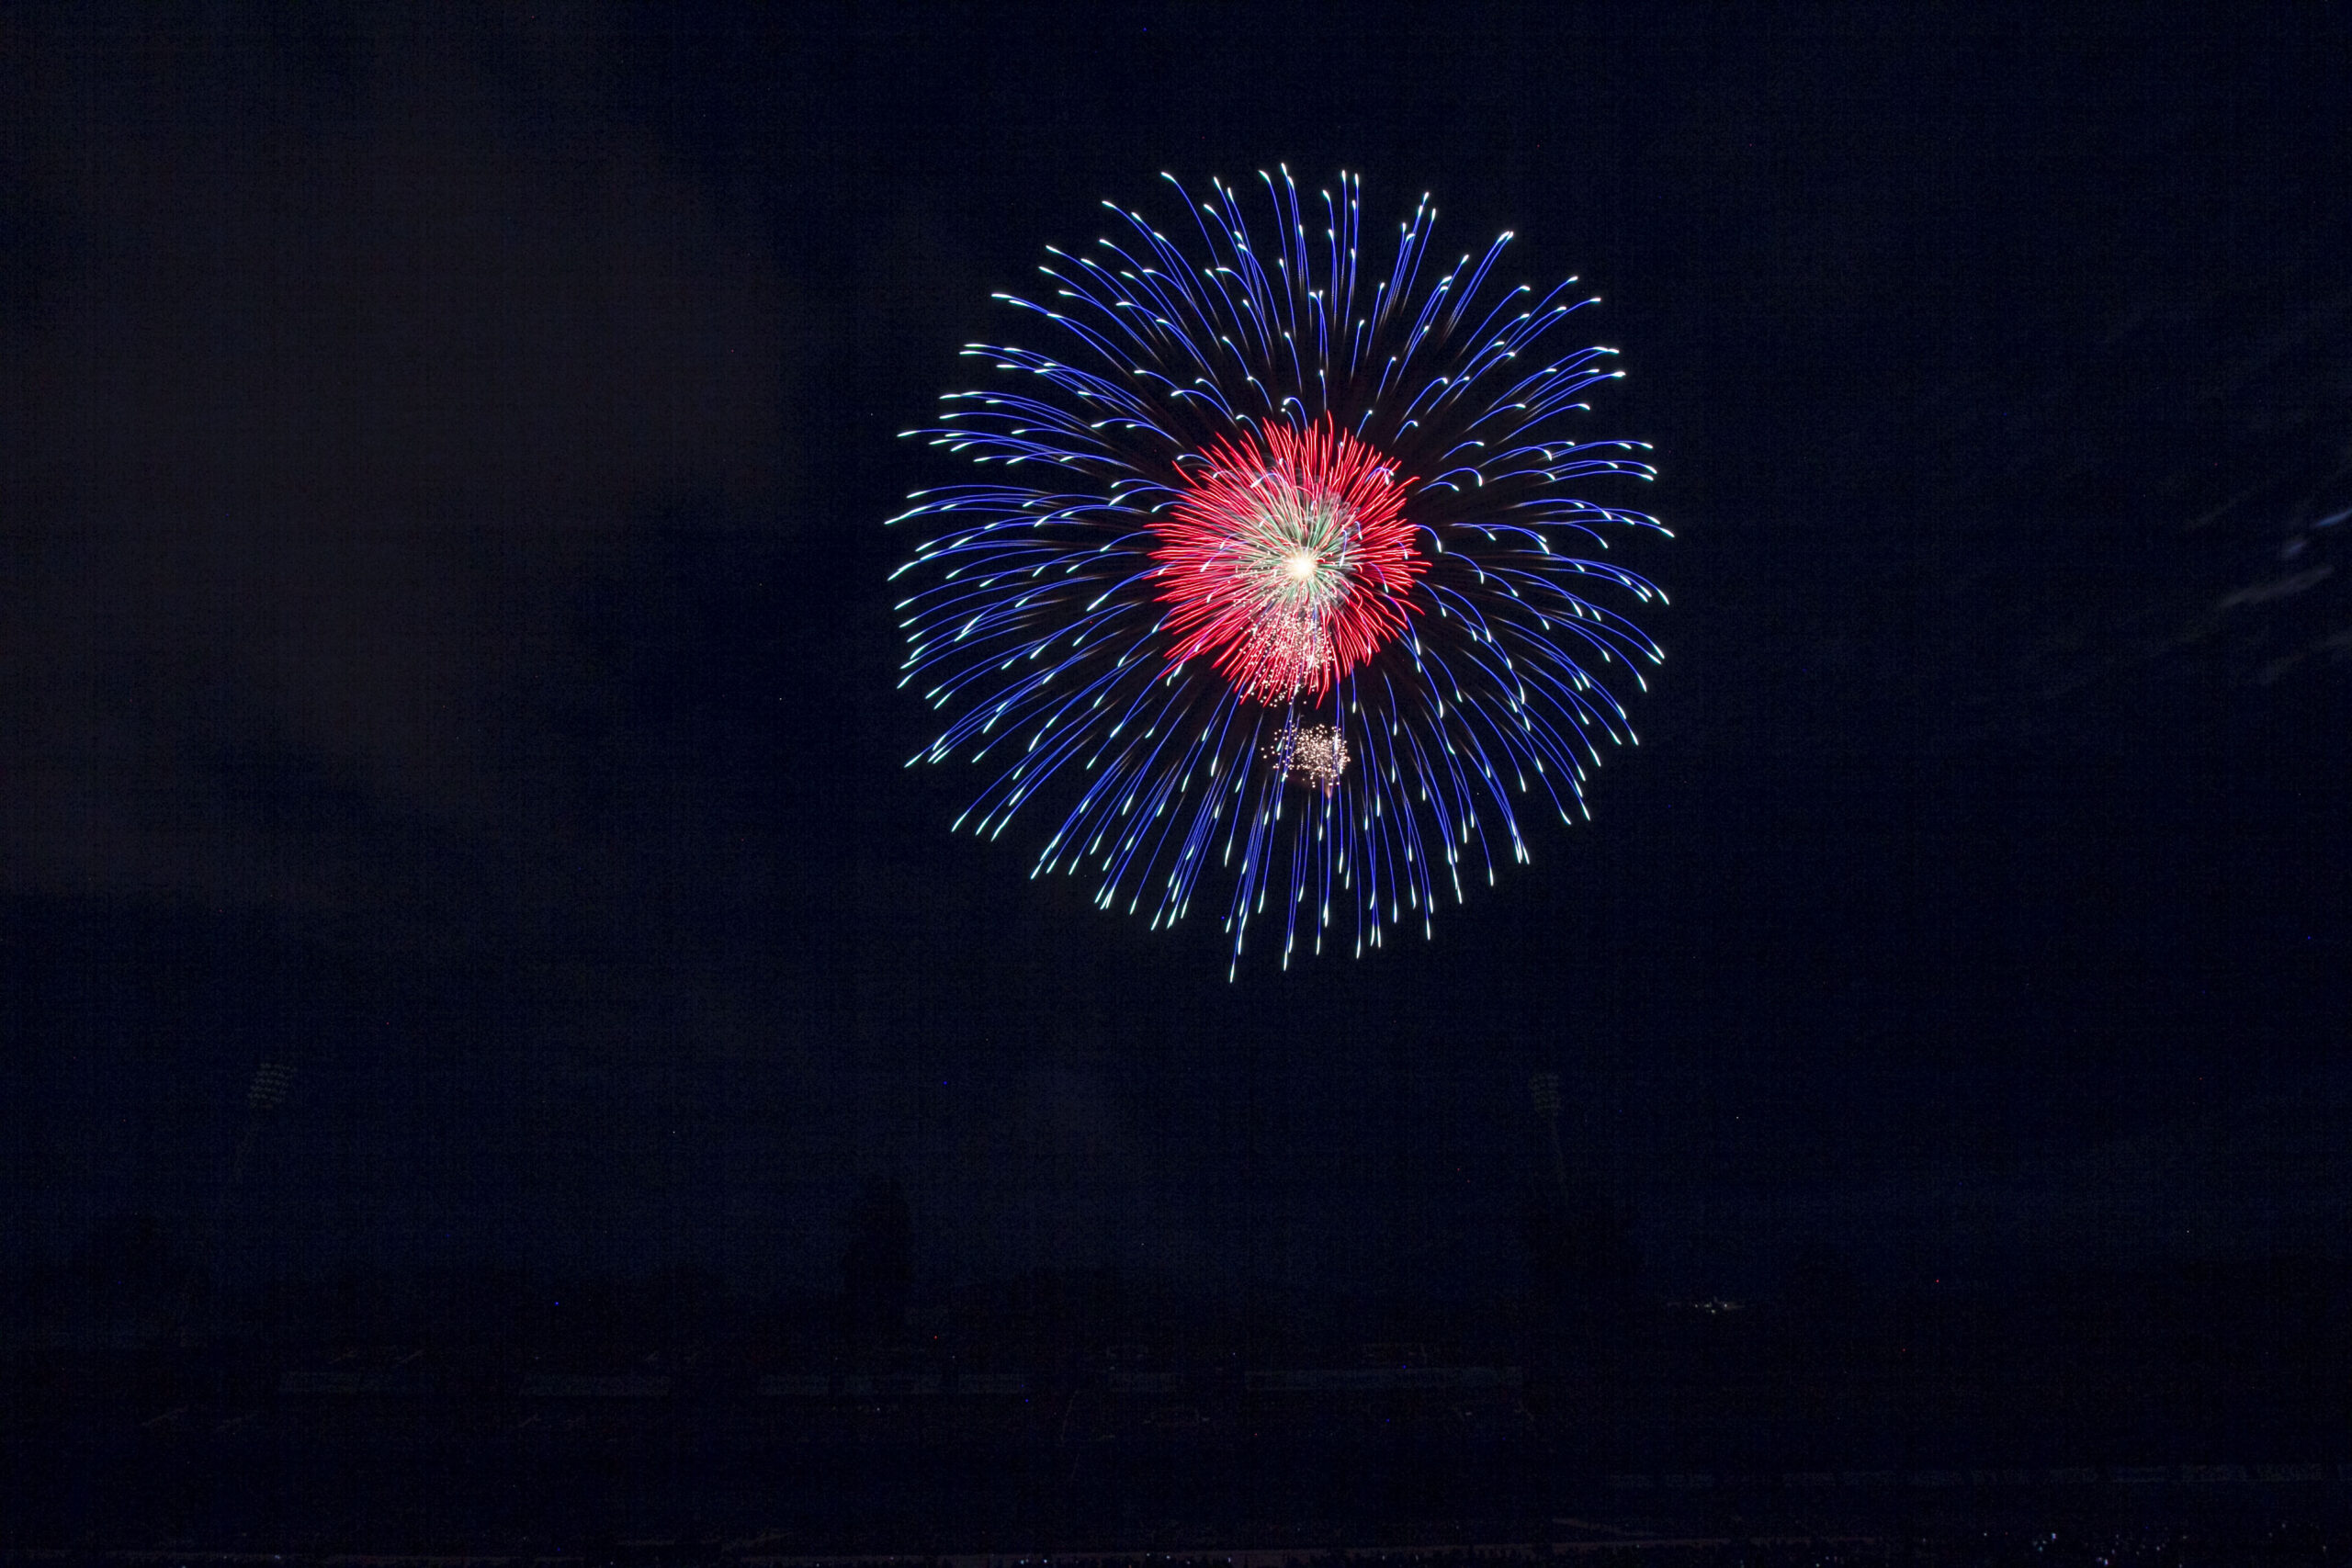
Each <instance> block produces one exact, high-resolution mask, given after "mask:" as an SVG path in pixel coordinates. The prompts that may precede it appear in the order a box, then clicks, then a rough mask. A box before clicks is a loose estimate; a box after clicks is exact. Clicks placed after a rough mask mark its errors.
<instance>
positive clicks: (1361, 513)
mask: <svg viewBox="0 0 2352 1568" xmlns="http://www.w3.org/2000/svg"><path fill="white" fill-rule="evenodd" d="M1261 439H1262V445H1261ZM1185 478H1186V482H1187V485H1188V487H1189V488H1188V489H1187V491H1186V492H1185V494H1184V495H1183V497H1182V499H1181V500H1179V501H1178V502H1176V504H1175V506H1174V507H1173V508H1171V509H1170V512H1169V513H1168V514H1167V515H1166V517H1165V518H1164V519H1163V520H1162V521H1160V522H1159V523H1158V524H1156V525H1154V532H1155V533H1157V534H1158V535H1159V548H1157V549H1155V550H1154V551H1152V558H1153V559H1155V560H1157V561H1159V562H1160V563H1161V565H1160V569H1159V596H1160V597H1161V598H1162V599H1163V600H1165V601H1167V602H1168V603H1169V604H1172V605H1174V606H1175V611H1174V614H1173V615H1170V620H1169V624H1170V627H1171V628H1172V629H1173V630H1174V631H1175V633H1176V648H1175V650H1174V651H1173V652H1171V653H1170V655H1169V656H1168V661H1169V663H1170V665H1171V666H1174V665H1178V664H1182V663H1183V662H1184V661H1185V660H1189V659H1193V658H1194V657H1196V656H1198V655H1201V654H1207V655H1209V656H1210V657H1211V658H1213V659H1214V660H1215V661H1216V670H1217V672H1218V673H1219V674H1221V675H1223V676H1224V677H1225V678H1226V679H1227V681H1229V682H1232V684H1233V688H1234V690H1236V691H1237V692H1239V693H1241V694H1243V695H1245V696H1248V697H1251V698H1254V699H1256V700H1257V701H1259V702H1262V703H1270V704H1271V703H1285V702H1289V701H1290V700H1292V699H1293V698H1295V697H1296V696H1298V695H1300V694H1303V693H1304V694H1314V695H1317V696H1319V695H1321V694H1323V693H1325V692H1327V691H1329V689H1330V687H1331V682H1334V681H1336V680H1338V679H1339V678H1340V676H1342V675H1344V674H1346V673H1347V672H1348V671H1351V670H1353V669H1354V668H1355V667H1356V666H1357V665H1359V664H1362V663H1363V661H1364V660H1367V659H1370V658H1371V657H1372V656H1373V655H1374V653H1376V652H1378V651H1379V649H1380V648H1381V647H1382V645H1384V644H1385V643H1386V642H1387V641H1388V640H1389V639H1390V638H1392V637H1396V636H1397V634H1398V633H1400V632H1402V631H1403V630H1404V629H1405V616H1406V613H1407V612H1408V610H1409V609H1410V608H1411V602H1410V600H1409V599H1408V597H1407V595H1408V593H1409V592H1410V591H1411V589H1412V586H1413V580H1414V578H1416V577H1417V576H1419V574H1420V571H1421V568H1422V565H1423V563H1422V561H1421V558H1420V557H1419V555H1417V554H1416V553H1415V552H1414V550H1413V547H1412V530H1411V529H1410V527H1408V525H1407V524H1406V522H1405V516H1404V510H1405V486H1406V485H1408V484H1409V483H1411V482H1412V481H1411V480H1409V479H1399V478H1398V477H1397V470H1396V468H1395V466H1394V465H1393V464H1391V463H1389V462H1388V461H1387V460H1386V459H1385V458H1384V457H1381V455H1380V454H1379V453H1378V452H1376V451H1374V449H1373V448H1371V447H1370V446H1365V445H1364V444H1363V442H1361V441H1358V440H1357V439H1356V438H1355V437H1354V436H1352V435H1351V434H1348V433H1347V432H1345V431H1343V430H1340V429H1338V428H1337V427H1336V426H1335V425H1333V424H1332V423H1330V421H1329V418H1328V417H1327V418H1326V419H1324V420H1322V421H1319V422H1317V423H1315V424H1311V425H1309V426H1307V427H1306V429H1304V430H1297V429H1293V428H1291V427H1290V426H1288V425H1274V426H1272V427H1270V428H1268V429H1267V430H1266V431H1265V432H1264V433H1263V435H1262V437H1261V438H1252V437H1250V436H1244V437H1242V438H1241V439H1240V441H1239V442H1238V444H1233V443H1228V442H1226V441H1223V440H1217V441H1212V442H1211V443H1209V446H1208V447H1207V449H1206V450H1205V451H1204V452H1203V453H1202V454H1201V460H1200V461H1199V462H1198V463H1197V464H1196V465H1194V467H1193V468H1192V469H1191V470H1190V471H1189V472H1188V473H1187V474H1186V476H1185Z"/></svg>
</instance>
